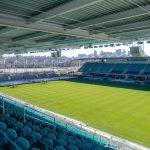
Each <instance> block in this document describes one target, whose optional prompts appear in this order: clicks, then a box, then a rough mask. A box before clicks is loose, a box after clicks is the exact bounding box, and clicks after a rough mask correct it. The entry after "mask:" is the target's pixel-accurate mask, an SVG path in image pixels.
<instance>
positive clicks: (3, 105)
mask: <svg viewBox="0 0 150 150" xmlns="http://www.w3.org/2000/svg"><path fill="white" fill-rule="evenodd" d="M2 103H3V108H2V109H3V114H5V101H4V98H3V96H2Z"/></svg>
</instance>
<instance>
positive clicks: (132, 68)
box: [126, 64, 145, 74]
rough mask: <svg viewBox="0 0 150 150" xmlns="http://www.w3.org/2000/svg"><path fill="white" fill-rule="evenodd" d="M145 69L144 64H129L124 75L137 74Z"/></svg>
mask: <svg viewBox="0 0 150 150" xmlns="http://www.w3.org/2000/svg"><path fill="white" fill-rule="evenodd" d="M144 67H145V64H130V65H129V67H128V69H127V71H126V73H127V74H139V73H140V72H141V70H142V69H143V68H144Z"/></svg>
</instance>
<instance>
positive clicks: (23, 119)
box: [23, 106, 26, 122]
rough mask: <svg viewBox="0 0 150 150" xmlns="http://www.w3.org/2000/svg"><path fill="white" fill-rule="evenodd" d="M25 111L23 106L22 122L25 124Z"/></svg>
mask: <svg viewBox="0 0 150 150" xmlns="http://www.w3.org/2000/svg"><path fill="white" fill-rule="evenodd" d="M25 111H26V110H25V106H24V107H23V122H25V121H26V114H25V113H26V112H25Z"/></svg>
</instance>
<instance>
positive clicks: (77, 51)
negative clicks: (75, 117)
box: [5, 42, 150, 57]
mask: <svg viewBox="0 0 150 150" xmlns="http://www.w3.org/2000/svg"><path fill="white" fill-rule="evenodd" d="M135 46H137V45H135ZM117 49H122V50H124V49H125V50H126V52H127V51H129V46H124V45H121V46H116V47H103V48H88V49H84V48H83V47H81V48H80V49H73V50H65V51H62V56H67V57H73V56H74V57H77V56H78V54H86V55H89V54H93V53H94V51H95V50H97V53H98V54H99V53H100V52H101V51H104V52H115V50H117ZM144 52H145V53H146V54H147V55H148V56H150V43H149V44H147V43H146V42H144ZM5 56H9V55H5ZM11 56H12V55H11ZM23 56H51V53H50V52H42V53H31V54H23Z"/></svg>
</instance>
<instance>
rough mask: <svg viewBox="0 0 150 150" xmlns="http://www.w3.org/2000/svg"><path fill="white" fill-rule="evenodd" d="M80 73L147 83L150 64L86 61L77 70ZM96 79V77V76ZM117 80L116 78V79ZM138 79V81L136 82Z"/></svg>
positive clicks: (85, 75) (107, 78) (108, 78)
mask: <svg viewBox="0 0 150 150" xmlns="http://www.w3.org/2000/svg"><path fill="white" fill-rule="evenodd" d="M78 72H80V73H82V74H81V75H79V77H81V76H83V78H85V79H86V78H87V77H88V79H90V78H91V79H94V78H93V77H105V78H101V79H105V80H107V81H108V80H111V81H116V80H113V79H121V80H122V81H121V80H120V82H128V81H133V82H130V83H136V84H145V85H149V80H150V77H149V74H150V64H147V63H135V62H130V63H127V62H126V63H122V62H121V63H109V62H107V63H102V62H87V63H85V64H83V66H82V67H81V68H80V69H79V70H78ZM96 79H97V78H96ZM117 81H118V80H117ZM137 81H138V82H137Z"/></svg>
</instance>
